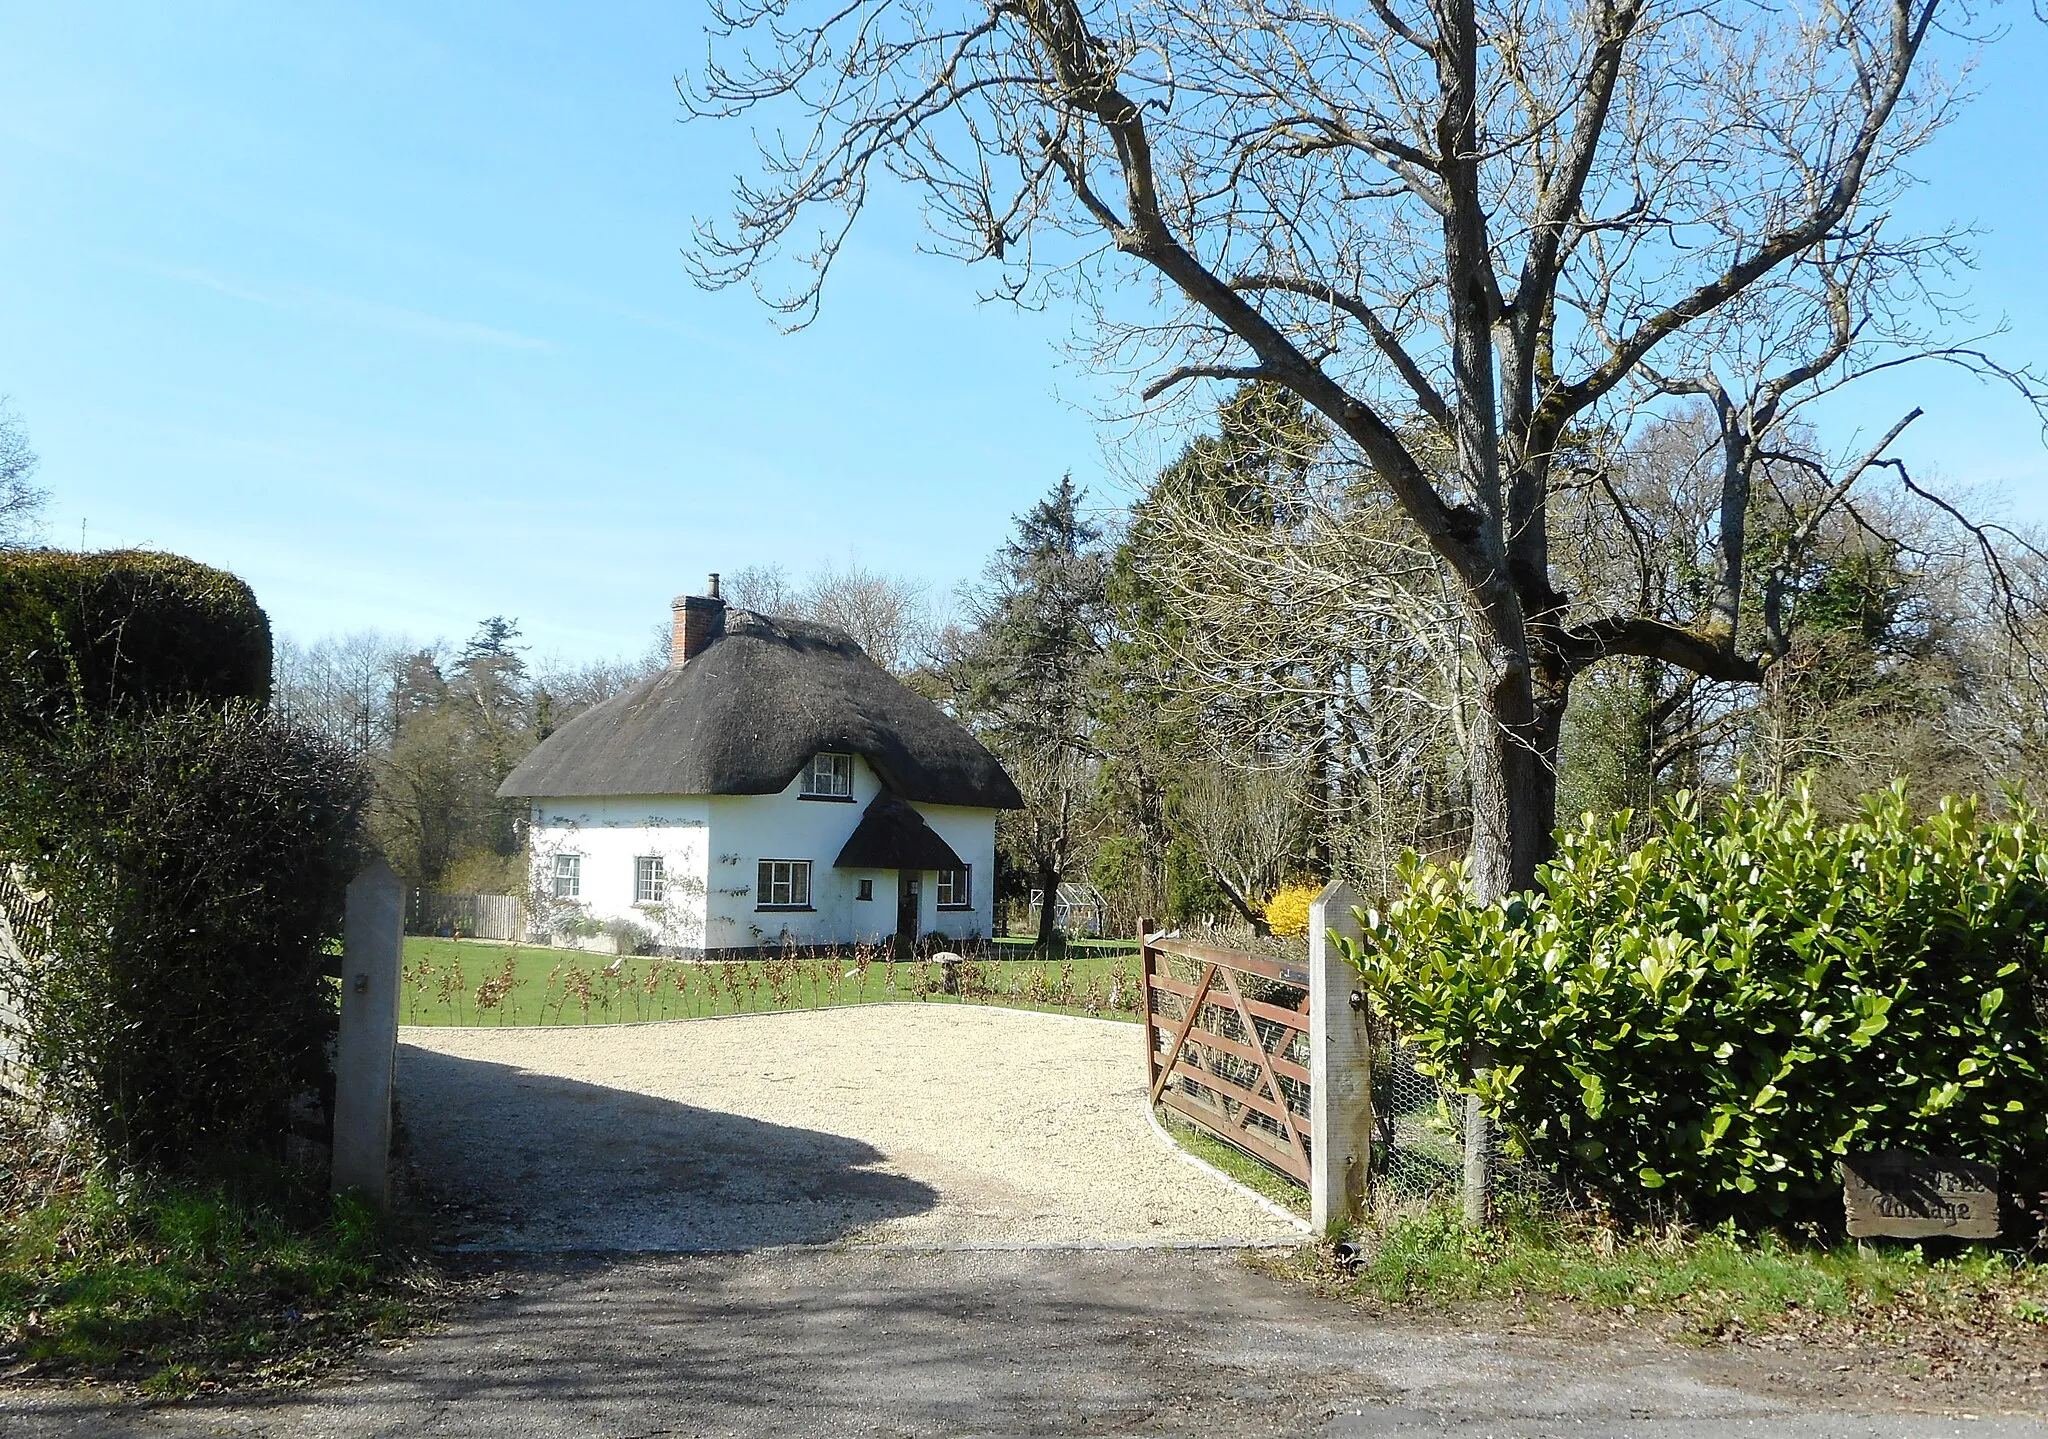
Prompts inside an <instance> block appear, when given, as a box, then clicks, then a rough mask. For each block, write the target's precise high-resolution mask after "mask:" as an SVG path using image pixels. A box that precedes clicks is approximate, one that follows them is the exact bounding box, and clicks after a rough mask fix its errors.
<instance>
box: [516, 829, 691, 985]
mask: <svg viewBox="0 0 2048 1439" xmlns="http://www.w3.org/2000/svg"><path fill="white" fill-rule="evenodd" d="M533 813H534V815H536V816H537V818H536V819H535V820H534V821H533V824H532V829H531V831H530V843H531V848H532V854H533V882H534V885H535V889H536V892H537V893H539V894H542V895H550V894H553V893H554V873H555V856H556V855H558V854H574V855H579V856H581V857H582V860H583V886H582V894H581V895H580V896H579V897H578V901H577V905H578V908H580V909H581V911H582V912H583V913H584V914H585V915H587V916H588V917H589V918H591V919H594V920H596V921H597V922H598V923H600V924H602V923H605V922H607V921H610V920H626V921H629V922H631V923H633V924H637V925H640V926H642V927H644V928H646V929H648V930H651V931H653V932H654V934H655V935H656V937H657V938H658V939H659V940H660V941H661V943H662V944H663V945H666V946H673V947H675V948H678V949H701V948H702V947H703V946H704V942H705V941H704V899H705V888H706V881H707V879H708V858H707V857H708V855H709V853H710V843H709V841H708V839H707V837H706V821H707V819H708V806H707V805H706V802H705V800H704V799H703V798H702V797H701V796H681V797H674V796H672V797H666V798H662V797H656V798H645V799H641V798H630V799H542V800H536V801H534V808H533ZM651 854H658V855H660V856H661V858H662V868H663V871H664V873H665V875H666V877H667V881H668V886H667V888H668V898H667V900H666V902H665V903H663V904H660V905H642V904H635V903H634V901H633V882H634V877H635V868H636V867H635V865H634V861H635V860H636V859H638V858H639V857H640V856H642V855H651ZM557 942H558V943H559V942H561V941H560V940H558V941H557Z"/></svg>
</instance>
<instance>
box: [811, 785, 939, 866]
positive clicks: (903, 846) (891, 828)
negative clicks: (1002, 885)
mask: <svg viewBox="0 0 2048 1439" xmlns="http://www.w3.org/2000/svg"><path fill="white" fill-rule="evenodd" d="M832 867H833V868H834V869H965V868H967V862H966V861H965V860H963V859H961V858H960V856H959V855H957V854H955V853H954V852H953V846H951V845H950V844H947V843H946V841H945V840H944V838H942V837H941V836H940V834H939V832H938V831H937V830H935V829H933V828H932V827H931V826H930V825H928V824H926V823H925V822H924V816H923V815H921V814H919V813H918V812H917V810H916V809H915V808H914V807H913V806H911V805H909V804H906V803H905V802H904V801H903V800H901V799H898V798H897V797H896V796H895V795H893V794H890V793H889V792H888V791H887V790H884V791H882V793H880V794H878V795H876V796H875V797H874V799H873V801H872V802H870V803H869V805H868V808H867V813H865V814H863V815H862V816H861V817H860V823H859V824H858V825H857V826H855V827H854V831H853V833H852V834H851V835H849V836H847V840H846V847H845V848H844V849H842V850H840V851H839V858H837V859H835V860H833V861H832Z"/></svg>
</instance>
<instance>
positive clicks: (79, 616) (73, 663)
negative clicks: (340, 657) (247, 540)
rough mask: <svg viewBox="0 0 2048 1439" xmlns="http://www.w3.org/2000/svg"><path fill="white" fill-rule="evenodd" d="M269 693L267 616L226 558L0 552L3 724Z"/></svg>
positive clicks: (48, 725) (51, 724)
mask: <svg viewBox="0 0 2048 1439" xmlns="http://www.w3.org/2000/svg"><path fill="white" fill-rule="evenodd" d="M269 698H270V621H269V619H268V618H267V617H266V616H265V615H264V613H263V610H262V608H261V607H260V606H259V605H257V603H256V597H255V596H254V595H253V594H251V593H250V591H249V587H248V586H247V585H245V584H244V583H242V581H241V580H239V579H237V578H235V576H233V575H231V574H228V573H227V572H226V571H224V570H216V569H212V568H210V567H208V566H206V565H202V564H200V563H198V562H197V561H195V560H188V559H185V558H183V557H182V556H179V555H164V554H156V553H153V552H150V551H147V550H113V551H108V552H106V553H102V554H75V553H72V552H70V551H66V550H21V551H13V552H9V553H7V554H6V555H5V556H0V734H4V732H5V731H6V730H9V729H14V730H19V729H23V728H25V729H27V730H29V731H31V732H35V733H47V732H49V731H50V730H52V729H53V728H55V727H56V726H57V725H58V724H60V723H62V722H63V721H64V718H65V716H66V715H67V714H69V712H70V711H71V710H73V709H77V708H83V709H84V710H85V711H87V712H89V713H93V714H111V713H134V712H142V711H148V710H154V709H162V708H167V707H175V706H179V705H184V704H190V703H193V702H195V701H213V702H221V701H227V700H249V701H253V702H255V703H258V704H262V703H265V702H267V701H268V700H269Z"/></svg>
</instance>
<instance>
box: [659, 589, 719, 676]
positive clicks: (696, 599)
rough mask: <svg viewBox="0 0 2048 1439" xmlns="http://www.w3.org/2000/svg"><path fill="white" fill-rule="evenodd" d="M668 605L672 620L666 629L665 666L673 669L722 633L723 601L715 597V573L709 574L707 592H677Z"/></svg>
mask: <svg viewBox="0 0 2048 1439" xmlns="http://www.w3.org/2000/svg"><path fill="white" fill-rule="evenodd" d="M670 608H671V609H672V610H673V611H674V612H675V620H674V627H673V628H672V629H671V630H670V631H669V651H668V667H669V668H670V669H676V668H678V667H679V666H681V665H682V664H684V663H685V662H687V661H688V660H690V659H692V658H694V657H695V656H697V655H700V654H702V653H703V652H704V647H705V646H706V645H708V644H710V643H711V642H712V641H713V640H715V639H717V638H718V637H719V636H720V635H722V634H724V633H725V601H724V600H722V599H720V598H719V597H718V576H717V575H713V576H712V577H711V593H710V594H708V595H677V596H676V600H675V603H674V604H673V605H672V606H670Z"/></svg>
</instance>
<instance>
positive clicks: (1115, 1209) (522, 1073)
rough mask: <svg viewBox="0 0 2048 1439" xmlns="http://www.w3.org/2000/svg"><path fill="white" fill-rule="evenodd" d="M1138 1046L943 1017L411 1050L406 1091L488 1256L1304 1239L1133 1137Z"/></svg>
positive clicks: (1067, 1027) (1010, 1017) (1100, 1036)
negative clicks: (507, 1252) (501, 1252)
mask: <svg viewBox="0 0 2048 1439" xmlns="http://www.w3.org/2000/svg"><path fill="white" fill-rule="evenodd" d="M1139 1045H1140V1038H1139V1032H1138V1029H1137V1027H1136V1026H1134V1025H1124V1024H1113V1023H1108V1022H1102V1021H1090V1020H1078V1019H1072V1018H1068V1017H1064V1016H1060V1015H1047V1014H1033V1013H1029V1012H1025V1011H1021V1010H1007V1009H982V1008H969V1007H966V1006H961V1005H950V1004H948V1005H866V1006H862V1007H857V1008H847V1009H830V1010H810V1011H791V1012H786V1013H780V1014H762V1015H744V1016H739V1017H735V1018H728V1019H710V1020H677V1021H673V1022H670V1023H666V1024H637V1025H605V1026H592V1027H589V1028H520V1029H440V1028H408V1029H405V1030H403V1031H401V1045H400V1052H399V1095H400V1102H401V1104H402V1106H403V1114H404V1120H405V1124H406V1128H407V1130H408V1132H409V1134H410V1136H411V1142H412V1148H413V1159H414V1163H415V1165H416V1166H417V1167H418V1171H419V1173H420V1176H421V1178H422V1180H423V1181H424V1182H425V1183H426V1185H427V1186H428V1188H429V1189H430V1190H431V1191H432V1193H433V1194H434V1196H435V1197H436V1198H437V1199H438V1200H439V1201H440V1202H442V1203H443V1204H444V1205H447V1206H448V1207H449V1208H450V1209H451V1211H452V1214H451V1218H452V1220H453V1221H454V1223H453V1226H452V1227H453V1228H454V1229H455V1231H456V1233H457V1235H458V1237H459V1239H460V1240H461V1241H462V1242H463V1243H465V1244H467V1245H470V1246H474V1247H478V1248H491V1249H517V1250H528V1251H544V1250H694V1251H735V1250H748V1249H757V1248H762V1247H766V1246H772V1245H781V1244H828V1243H838V1242H851V1243H857V1244H901V1245H911V1246H934V1247H944V1246H960V1245H965V1246H1005V1245H1076V1244H1081V1245H1087V1244H1109V1245H1122V1244H1138V1245H1160V1244H1188V1243H1266V1242H1276V1241H1289V1242H1299V1240H1300V1239H1301V1238H1302V1237H1303V1235H1302V1229H1301V1228H1300V1227H1298V1226H1296V1225H1294V1224H1292V1223H1289V1222H1288V1221H1287V1220H1285V1219H1283V1218H1281V1217H1280V1216H1279V1215H1277V1214H1276V1213H1274V1212H1273V1211H1272V1210H1270V1209H1269V1208H1267V1207H1266V1206H1264V1205H1262V1204H1260V1203H1259V1202H1258V1201H1257V1200H1255V1199H1253V1198H1252V1197H1251V1196H1250V1195H1248V1194H1247V1193H1245V1192H1244V1191H1242V1190H1240V1189H1238V1188H1236V1187H1235V1186H1233V1185H1229V1184H1226V1183H1225V1182H1223V1181H1222V1180H1220V1179H1219V1178H1218V1177H1216V1176H1215V1175H1214V1174H1213V1173H1210V1172H1206V1171H1204V1170H1203V1169H1200V1168H1198V1167H1196V1166H1193V1165H1191V1164H1189V1163H1187V1162H1186V1161H1185V1159H1184V1158H1183V1157H1182V1156H1181V1155H1180V1153H1179V1151H1177V1150H1176V1149H1174V1148H1173V1146H1172V1145H1171V1144H1169V1143H1168V1142H1167V1141H1166V1140H1165V1139H1164V1138H1162V1137H1161V1136H1160V1135H1159V1134H1157V1133H1156V1132H1155V1131H1154V1130H1153V1129H1152V1128H1151V1126H1150V1125H1148V1124H1147V1122H1146V1117H1145V1093H1144V1067H1143V1061H1142V1055H1141V1051H1140V1048H1139Z"/></svg>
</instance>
